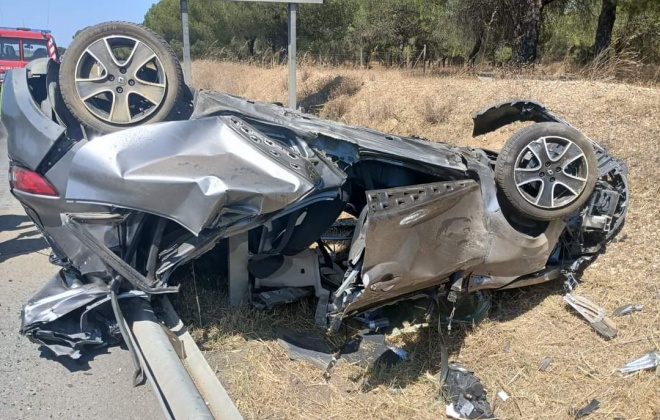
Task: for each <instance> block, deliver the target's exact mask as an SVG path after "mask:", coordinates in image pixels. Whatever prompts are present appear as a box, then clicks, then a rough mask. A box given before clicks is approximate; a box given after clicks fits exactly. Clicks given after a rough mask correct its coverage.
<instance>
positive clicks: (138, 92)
mask: <svg viewBox="0 0 660 420" xmlns="http://www.w3.org/2000/svg"><path fill="white" fill-rule="evenodd" d="M131 43H133V44H131ZM104 46H105V49H103V48H104ZM138 46H139V49H138ZM99 48H101V50H99ZM147 48H148V49H147ZM149 49H150V50H149ZM92 51H94V53H97V54H96V55H94V54H93V53H92ZM104 51H105V52H107V51H110V55H108V56H107V57H105V61H106V63H103V60H102V59H99V58H97V56H100V55H101V54H103V53H104ZM99 53H100V54H99ZM122 54H124V57H121V55H122ZM144 57H153V58H151V61H145V62H144V63H143V64H141V62H140V61H141V59H142V58H144ZM90 63H91V64H90ZM98 63H101V65H99V64H98ZM94 72H97V73H96V74H94ZM85 79H87V80H85ZM93 83H96V85H94V84H93ZM83 84H86V85H83ZM59 87H60V90H61V92H62V98H63V99H64V102H65V104H66V106H67V108H69V110H70V111H71V113H72V114H73V115H74V116H76V118H78V119H79V120H80V121H81V122H82V123H83V124H84V125H85V126H87V127H89V128H91V129H93V130H95V131H98V132H102V133H109V132H114V131H117V130H121V129H124V128H128V127H133V126H136V125H141V124H145V123H148V122H158V121H164V120H167V119H169V118H170V117H172V116H174V115H175V114H176V112H177V104H178V102H179V101H180V100H181V98H182V95H183V91H184V87H185V84H184V81H183V72H182V70H181V65H180V63H179V60H178V59H177V57H176V55H175V54H174V51H172V48H171V47H170V46H169V44H168V43H167V42H166V41H165V40H164V39H162V38H161V37H160V36H159V35H158V34H156V33H155V32H153V31H152V30H150V29H148V28H146V27H144V26H142V25H138V24H135V23H130V22H106V23H101V24H98V25H94V26H90V27H88V28H86V29H85V30H83V31H82V32H81V33H80V34H78V36H76V37H75V39H74V40H73V42H71V45H70V46H69V48H68V49H67V51H66V57H65V58H64V60H63V61H62V65H61V68H60V78H59ZM79 89H80V90H79ZM99 89H105V90H103V91H100V93H97V94H96V96H92V97H87V98H86V99H83V97H82V93H83V91H84V92H85V93H90V92H95V91H98V90H99ZM115 109H116V110H117V111H116V112H115Z"/></svg>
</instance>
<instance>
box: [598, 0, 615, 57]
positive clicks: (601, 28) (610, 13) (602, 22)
mask: <svg viewBox="0 0 660 420" xmlns="http://www.w3.org/2000/svg"><path fill="white" fill-rule="evenodd" d="M616 3H617V0H603V5H602V7H601V9H600V16H599V17H598V27H597V28H596V42H595V44H594V56H597V55H598V54H600V53H602V52H603V51H605V50H606V49H607V47H609V46H610V42H611V41H612V28H614V20H615V19H616Z"/></svg>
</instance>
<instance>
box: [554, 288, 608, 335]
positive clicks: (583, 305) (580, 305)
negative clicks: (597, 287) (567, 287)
mask: <svg viewBox="0 0 660 420" xmlns="http://www.w3.org/2000/svg"><path fill="white" fill-rule="evenodd" d="M564 300H565V301H566V303H568V304H569V305H570V306H572V307H573V309H575V310H576V311H577V312H578V313H579V314H580V315H582V317H584V319H586V320H587V321H588V322H589V324H591V326H592V327H593V329H594V330H596V331H597V332H598V333H599V334H600V335H602V336H603V337H604V338H605V339H607V340H611V339H612V338H614V337H616V335H617V330H616V325H615V324H614V322H612V320H611V319H609V318H608V317H607V316H605V309H603V308H601V307H600V306H598V305H596V304H595V303H593V302H592V301H590V300H589V299H587V298H585V297H584V296H579V295H576V294H574V293H567V294H566V295H565V296H564Z"/></svg>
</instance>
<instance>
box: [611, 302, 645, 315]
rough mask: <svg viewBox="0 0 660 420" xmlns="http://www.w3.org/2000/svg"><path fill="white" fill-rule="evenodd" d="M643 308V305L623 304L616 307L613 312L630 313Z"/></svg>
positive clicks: (618, 313)
mask: <svg viewBox="0 0 660 420" xmlns="http://www.w3.org/2000/svg"><path fill="white" fill-rule="evenodd" d="M643 308H644V305H632V304H630V305H623V306H621V307H619V308H616V309H615V310H614V312H613V315H614V316H624V315H628V314H631V313H633V312H638V311H641V310H642V309H643Z"/></svg>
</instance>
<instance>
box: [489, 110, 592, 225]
mask: <svg viewBox="0 0 660 420" xmlns="http://www.w3.org/2000/svg"><path fill="white" fill-rule="evenodd" d="M495 178H496V181H497V184H498V186H499V187H500V188H501V189H502V191H503V192H504V194H505V195H506V197H507V199H508V200H509V202H510V203H511V205H513V207H514V208H515V209H516V210H517V211H518V212H520V213H521V214H522V215H523V216H526V217H529V218H531V219H535V220H552V219H559V218H561V217H564V216H566V215H568V214H571V213H573V212H574V211H575V210H577V209H579V208H580V207H582V206H583V205H584V204H585V203H586V201H587V200H588V199H589V196H590V195H591V193H592V192H593V189H594V186H595V185H596V180H597V178H598V168H597V161H596V154H595V152H594V148H593V146H592V143H591V140H589V139H588V138H587V137H586V136H584V135H583V134H582V133H580V132H579V131H578V130H576V129H575V128H573V127H570V126H568V125H565V124H561V123H555V122H545V123H537V124H534V125H531V126H529V127H525V128H523V129H522V130H520V131H519V132H518V133H516V134H515V135H513V136H512V137H511V138H510V139H509V140H508V141H507V143H506V145H505V146H504V148H503V149H502V151H501V152H500V155H499V156H498V158H497V164H496V167H495Z"/></svg>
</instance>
